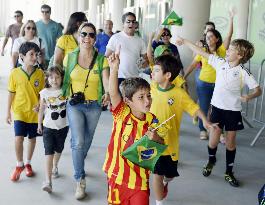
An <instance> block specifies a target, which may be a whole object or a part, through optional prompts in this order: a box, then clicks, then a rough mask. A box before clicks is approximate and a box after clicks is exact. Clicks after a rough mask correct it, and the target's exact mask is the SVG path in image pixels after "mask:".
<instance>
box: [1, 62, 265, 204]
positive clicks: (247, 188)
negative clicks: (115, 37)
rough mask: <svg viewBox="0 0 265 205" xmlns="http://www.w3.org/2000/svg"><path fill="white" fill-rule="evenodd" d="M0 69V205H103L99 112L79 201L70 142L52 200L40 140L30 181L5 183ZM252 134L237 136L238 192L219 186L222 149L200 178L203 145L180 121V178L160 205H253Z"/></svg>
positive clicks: (10, 145)
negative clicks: (45, 189)
mask: <svg viewBox="0 0 265 205" xmlns="http://www.w3.org/2000/svg"><path fill="white" fill-rule="evenodd" d="M0 65H1V66H0V122H1V123H0V139H1V142H0V150H1V151H0V162H1V166H0V205H17V204H20V205H58V204H71V205H76V204H91V205H101V204H107V202H106V195H107V185H106V175H105V174H104V173H103V171H102V169H101V167H102V164H103V161H104V157H105V152H106V147H107V144H108V141H109V136H110V132H111V126H112V119H111V115H110V113H109V112H103V113H102V115H101V118H100V122H99V124H98V127H97V131H96V134H95V136H94V141H93V144H92V147H91V149H90V151H89V154H88V157H87V159H86V171H87V189H86V191H87V194H88V196H87V197H86V199H85V200H83V201H77V200H75V198H74V191H75V182H74V180H73V177H72V175H73V167H72V159H71V150H70V146H69V139H70V137H68V139H67V142H66V146H65V150H64V152H63V156H62V159H61V161H60V164H59V172H60V174H61V177H60V178H58V179H56V180H54V181H53V190H54V192H53V193H52V194H47V193H46V192H43V191H42V190H41V185H42V181H43V179H44V164H45V156H44V148H43V143H42V139H41V137H39V138H38V140H37V145H36V150H35V154H34V157H33V161H32V164H33V168H34V170H35V171H36V176H35V177H33V178H27V177H26V176H25V174H24V173H23V174H22V176H21V179H20V180H19V181H18V182H16V183H13V182H11V181H10V174H11V172H12V170H13V168H14V167H15V163H16V160H15V152H14V137H13V135H14V134H13V127H12V126H9V125H7V124H6V123H5V114H6V102H7V100H6V96H7V91H6V87H7V77H8V74H9V69H8V57H0ZM257 131H258V129H257V128H254V129H250V128H246V129H245V130H244V131H242V132H240V133H239V134H238V147H237V155H236V164H235V169H234V171H235V176H237V178H238V179H239V180H240V181H241V184H242V186H241V187H239V188H234V187H231V186H230V185H229V184H227V183H226V182H225V180H224V176H223V174H224V171H225V147H224V146H223V145H220V146H219V147H218V154H217V165H216V166H215V168H214V170H213V173H212V175H211V176H210V177H208V178H205V177H203V176H202V174H201V170H202V167H203V165H204V163H205V162H206V160H207V149H206V146H207V141H201V140H199V138H198V130H197V128H196V127H195V126H194V125H192V122H191V119H190V117H188V116H184V119H183V123H182V127H181V141H180V149H181V157H180V163H179V173H180V177H178V178H177V179H175V180H174V181H173V182H171V183H170V185H169V194H168V198H167V199H166V201H165V205H210V204H211V205H213V204H214V205H224V204H229V205H254V204H257V203H258V202H257V194H258V191H259V189H260V188H261V186H262V185H263V184H264V183H265V160H264V156H265V150H264V147H265V140H264V134H263V138H260V139H259V141H258V142H257V144H256V146H255V147H250V145H249V144H250V142H251V141H252V139H253V138H254V136H255V134H256V133H257ZM25 142H26V141H25ZM25 145H26V143H25ZM25 147H26V146H25ZM151 189H152V188H151ZM150 198H151V203H150V204H153V205H154V204H155V201H154V195H153V193H152V192H151V197H150Z"/></svg>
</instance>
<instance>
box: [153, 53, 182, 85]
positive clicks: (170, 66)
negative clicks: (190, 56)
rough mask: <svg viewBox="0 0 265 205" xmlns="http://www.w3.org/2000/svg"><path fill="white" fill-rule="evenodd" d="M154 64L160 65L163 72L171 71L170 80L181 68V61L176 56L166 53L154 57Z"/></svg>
mask: <svg viewBox="0 0 265 205" xmlns="http://www.w3.org/2000/svg"><path fill="white" fill-rule="evenodd" d="M155 65H160V66H161V70H162V71H163V74H165V73H167V72H169V73H171V77H170V79H169V81H170V82H172V81H173V80H174V79H175V78H176V77H177V76H178V75H179V72H180V70H181V68H182V67H181V62H180V60H179V59H178V58H176V57H174V56H172V55H169V54H166V55H161V56H159V57H157V58H156V59H155Z"/></svg>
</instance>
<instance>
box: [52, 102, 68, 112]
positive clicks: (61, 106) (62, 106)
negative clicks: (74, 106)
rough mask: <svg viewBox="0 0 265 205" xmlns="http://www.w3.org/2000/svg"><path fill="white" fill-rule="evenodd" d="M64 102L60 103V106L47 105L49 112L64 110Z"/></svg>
mask: <svg viewBox="0 0 265 205" xmlns="http://www.w3.org/2000/svg"><path fill="white" fill-rule="evenodd" d="M65 106H66V102H63V103H61V104H60V105H49V107H50V108H51V110H57V109H59V108H60V109H65Z"/></svg>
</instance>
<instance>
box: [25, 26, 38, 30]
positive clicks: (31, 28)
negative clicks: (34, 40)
mask: <svg viewBox="0 0 265 205" xmlns="http://www.w3.org/2000/svg"><path fill="white" fill-rule="evenodd" d="M26 29H27V30H33V31H36V28H35V27H30V26H27V27H26Z"/></svg>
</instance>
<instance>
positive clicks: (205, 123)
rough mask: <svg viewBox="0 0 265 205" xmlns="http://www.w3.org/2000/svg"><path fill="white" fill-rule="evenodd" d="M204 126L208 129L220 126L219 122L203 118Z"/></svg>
mask: <svg viewBox="0 0 265 205" xmlns="http://www.w3.org/2000/svg"><path fill="white" fill-rule="evenodd" d="M203 127H204V128H205V129H207V130H210V129H216V128H218V123H210V122H209V121H208V120H203Z"/></svg>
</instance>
